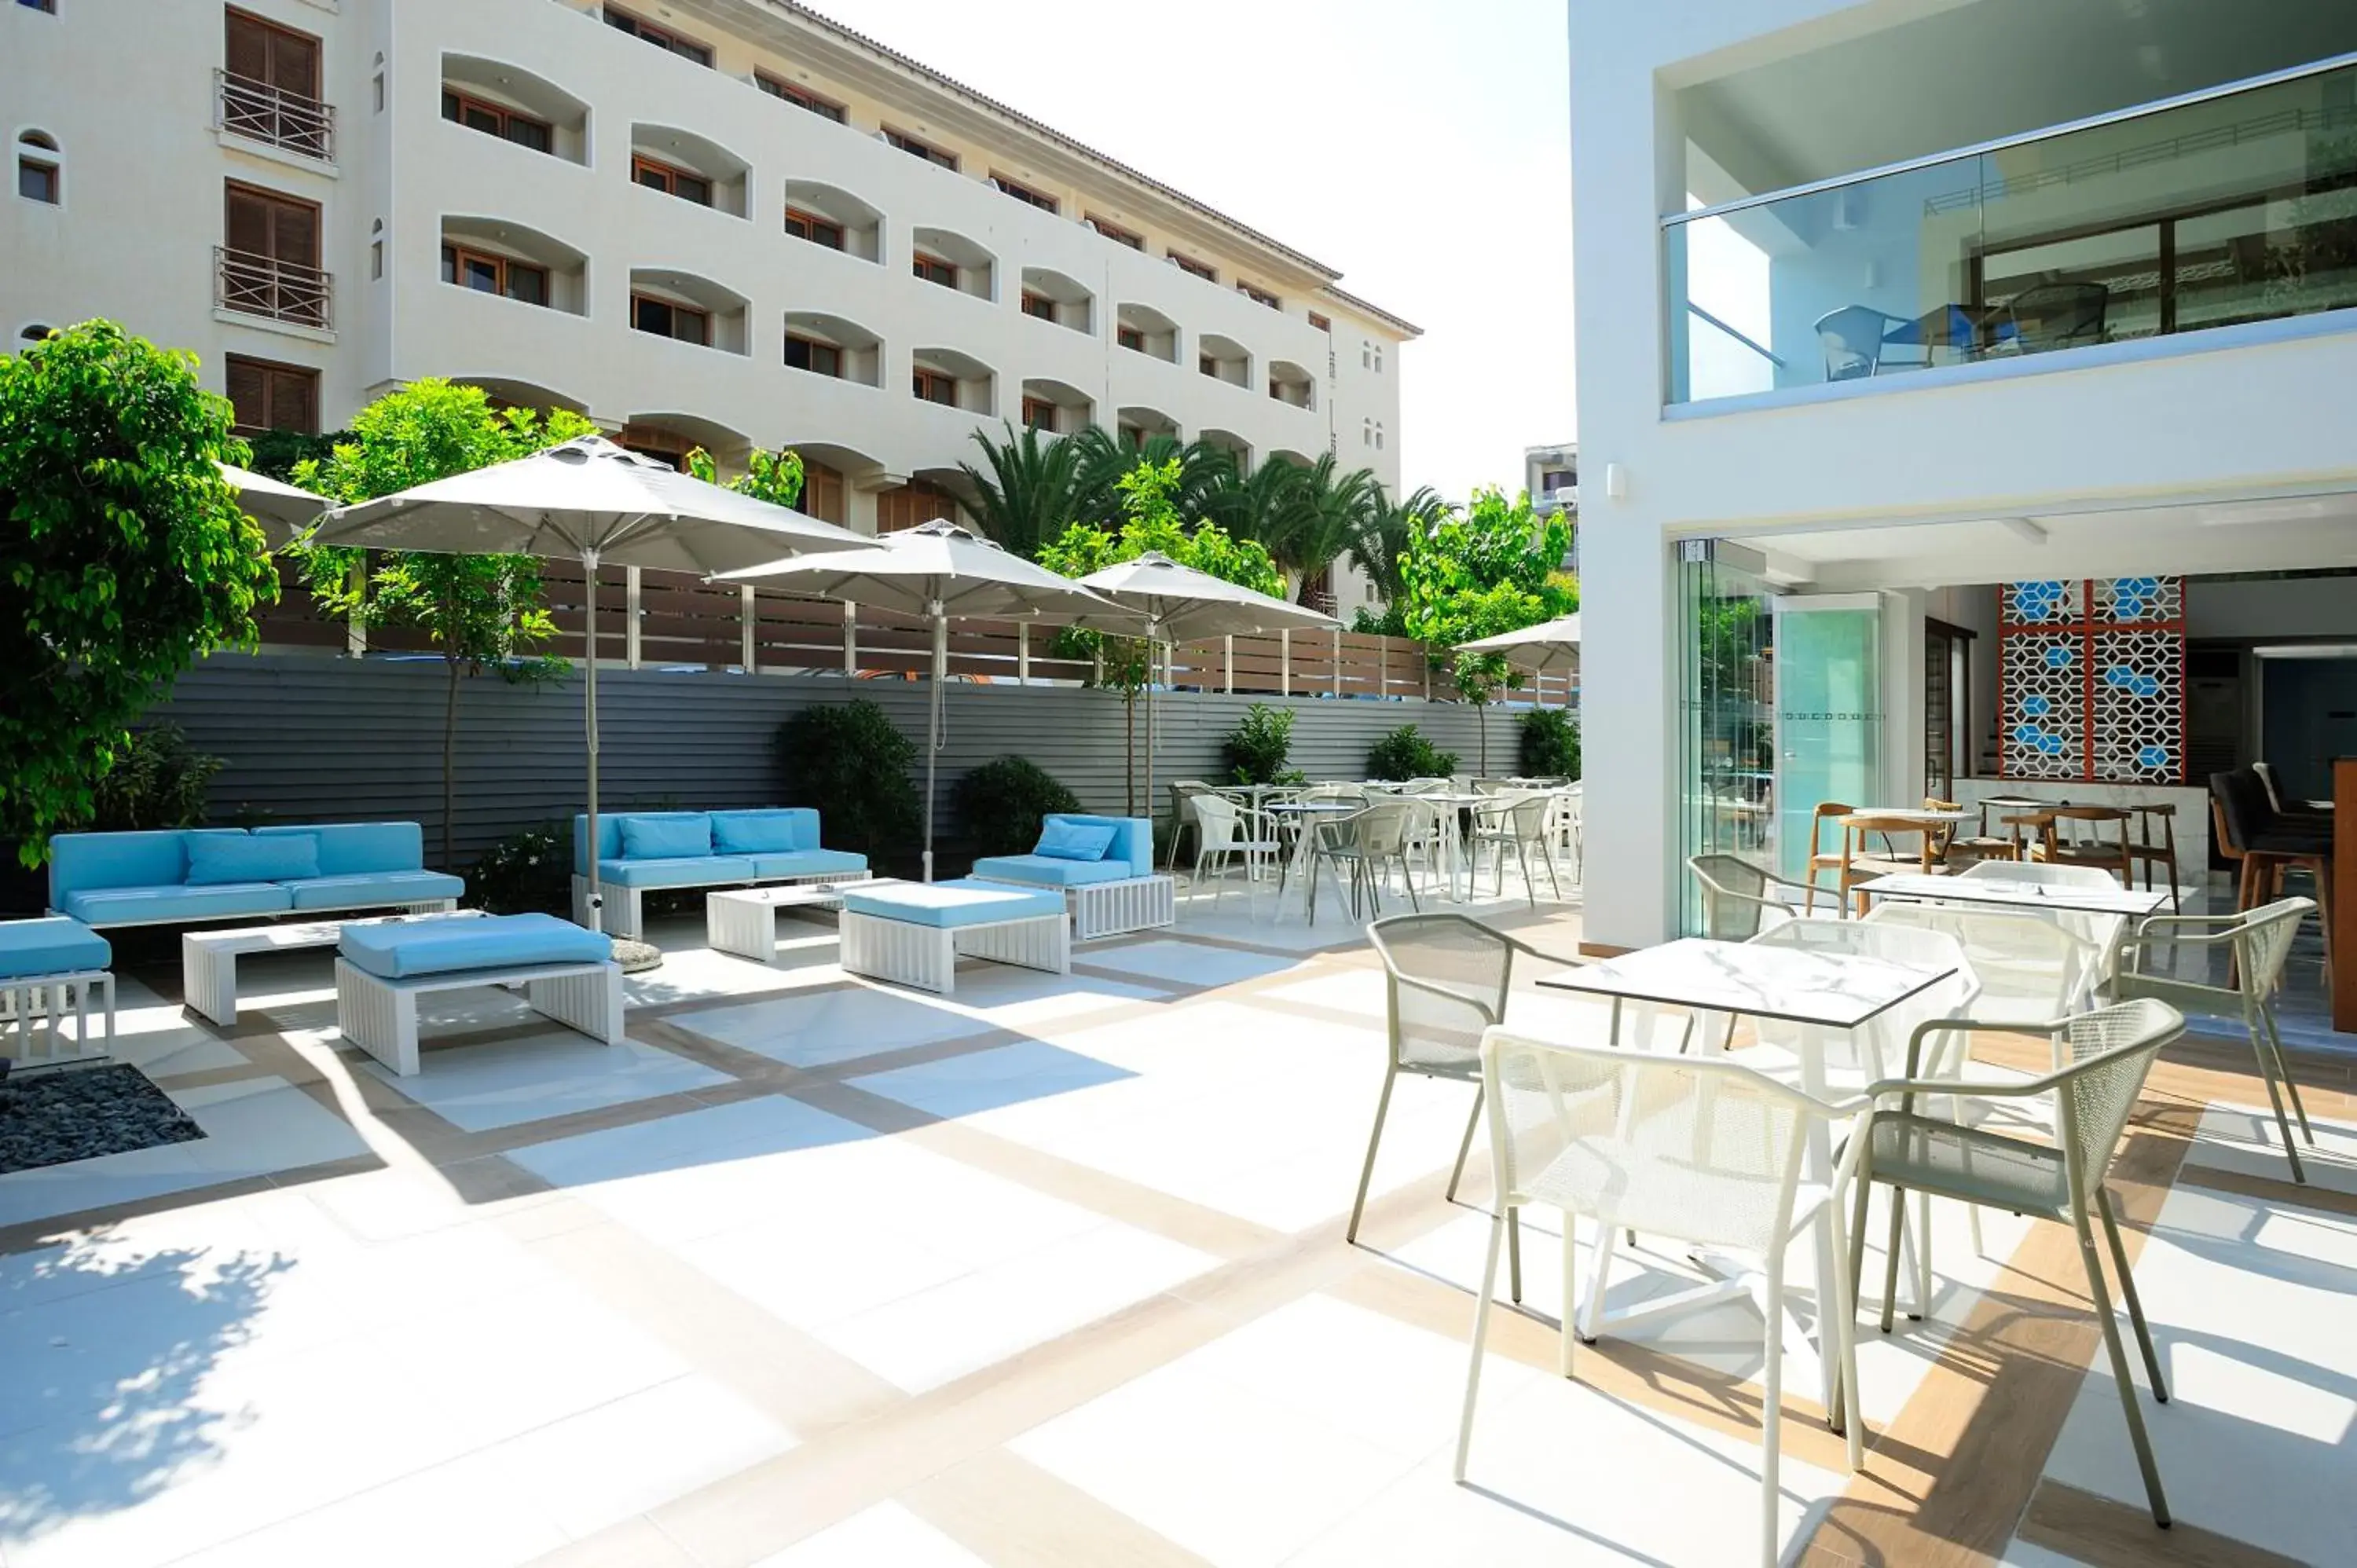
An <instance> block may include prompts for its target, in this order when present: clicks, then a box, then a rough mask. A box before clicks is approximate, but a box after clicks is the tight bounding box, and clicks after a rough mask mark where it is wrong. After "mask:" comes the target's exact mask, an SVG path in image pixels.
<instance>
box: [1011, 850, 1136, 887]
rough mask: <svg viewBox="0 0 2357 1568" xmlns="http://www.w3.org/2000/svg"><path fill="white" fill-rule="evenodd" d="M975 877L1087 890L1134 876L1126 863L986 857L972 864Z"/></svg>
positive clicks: (1047, 857)
mask: <svg viewBox="0 0 2357 1568" xmlns="http://www.w3.org/2000/svg"><path fill="white" fill-rule="evenodd" d="M974 875H976V876H981V877H986V878H988V879H989V880H990V881H993V882H1031V883H1037V884H1038V885H1039V886H1043V887H1086V886H1090V885H1092V884H1093V883H1099V882H1128V881H1131V880H1132V879H1134V878H1135V876H1136V875H1137V869H1136V867H1135V866H1133V865H1130V864H1129V862H1128V861H1126V860H1059V859H1057V858H1056V857H1055V856H1053V855H1046V854H987V855H985V856H983V857H982V858H981V859H980V860H977V861H975V862H974Z"/></svg>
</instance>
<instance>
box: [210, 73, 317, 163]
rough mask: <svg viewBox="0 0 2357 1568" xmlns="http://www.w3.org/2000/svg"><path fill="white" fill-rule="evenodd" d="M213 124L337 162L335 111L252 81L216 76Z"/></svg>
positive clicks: (275, 144) (315, 100)
mask: <svg viewBox="0 0 2357 1568" xmlns="http://www.w3.org/2000/svg"><path fill="white" fill-rule="evenodd" d="M213 125H214V128H215V129H217V130H222V131H227V132H228V133H230V134H231V135H234V136H244V137H247V138H249V139H251V140H253V141H256V142H264V143H267V144H268V145H271V146H274V147H284V148H285V149H286V150H287V151H288V152H290V153H300V154H301V155H302V156H305V157H307V158H317V159H318V160H319V161H320V162H321V163H332V162H334V161H335V156H336V112H335V110H333V109H332V108H330V107H328V105H327V104H325V103H322V102H318V101H317V99H312V98H306V97H304V96H303V95H302V94H300V93H296V92H289V91H286V90H285V88H283V87H273V86H271V85H270V84H269V83H268V82H266V81H254V80H253V78H251V77H244V76H232V75H231V74H230V73H229V72H228V71H226V70H216V71H214V72H213Z"/></svg>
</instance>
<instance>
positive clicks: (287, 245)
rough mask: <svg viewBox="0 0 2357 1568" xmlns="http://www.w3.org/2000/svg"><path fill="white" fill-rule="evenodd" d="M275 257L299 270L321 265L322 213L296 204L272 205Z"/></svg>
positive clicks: (282, 203) (272, 235)
mask: <svg viewBox="0 0 2357 1568" xmlns="http://www.w3.org/2000/svg"><path fill="white" fill-rule="evenodd" d="M272 205H273V207H274V209H275V210H274V211H273V212H272V213H271V240H272V246H271V252H270V253H271V254H272V255H274V256H275V257H277V258H278V259H279V260H280V261H282V262H285V263H291V264H292V265H295V266H298V267H316V266H317V265H318V264H319V209H317V208H316V207H306V206H302V205H299V204H297V203H296V202H292V201H281V202H274V203H273V204H272Z"/></svg>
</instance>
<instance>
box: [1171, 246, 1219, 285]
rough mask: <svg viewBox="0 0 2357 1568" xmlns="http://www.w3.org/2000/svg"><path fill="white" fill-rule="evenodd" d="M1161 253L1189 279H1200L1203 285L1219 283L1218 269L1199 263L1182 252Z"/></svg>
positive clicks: (1209, 264)
mask: <svg viewBox="0 0 2357 1568" xmlns="http://www.w3.org/2000/svg"><path fill="white" fill-rule="evenodd" d="M1162 253H1163V254H1164V255H1165V256H1168V258H1169V259H1170V263H1171V264H1172V265H1173V266H1175V267H1177V268H1178V269H1179V271H1180V272H1182V273H1185V274H1187V275H1188V276H1189V277H1190V278H1201V279H1202V280H1203V281H1204V282H1205V283H1217V282H1219V281H1220V272H1219V269H1218V268H1217V267H1214V266H1212V265H1211V263H1209V262H1199V261H1197V260H1196V259H1195V258H1194V257H1192V256H1190V255H1188V254H1187V253H1186V252H1183V251H1165V252H1162Z"/></svg>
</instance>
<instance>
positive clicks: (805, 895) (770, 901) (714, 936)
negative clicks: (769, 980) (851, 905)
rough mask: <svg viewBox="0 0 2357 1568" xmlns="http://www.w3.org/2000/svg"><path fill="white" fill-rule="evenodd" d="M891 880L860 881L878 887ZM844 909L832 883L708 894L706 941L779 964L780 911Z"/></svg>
mask: <svg viewBox="0 0 2357 1568" xmlns="http://www.w3.org/2000/svg"><path fill="white" fill-rule="evenodd" d="M887 880H889V879H888V878H882V877H870V878H867V879H866V880H864V881H862V882H861V883H860V886H863V887H869V886H875V885H876V884H877V882H880V881H887ZM842 908H843V890H842V888H841V887H839V886H836V885H835V884H834V883H831V882H788V883H773V884H771V885H770V886H766V887H723V888H719V889H717V890H716V891H714V892H711V893H707V894H705V896H704V940H705V945H706V946H708V947H709V948H711V949H712V950H713V951H715V952H726V953H735V954H736V955H737V957H738V958H749V959H751V960H752V961H754V962H756V963H768V964H774V963H776V962H777V961H778V911H779V910H780V909H834V910H840V909H842Z"/></svg>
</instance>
